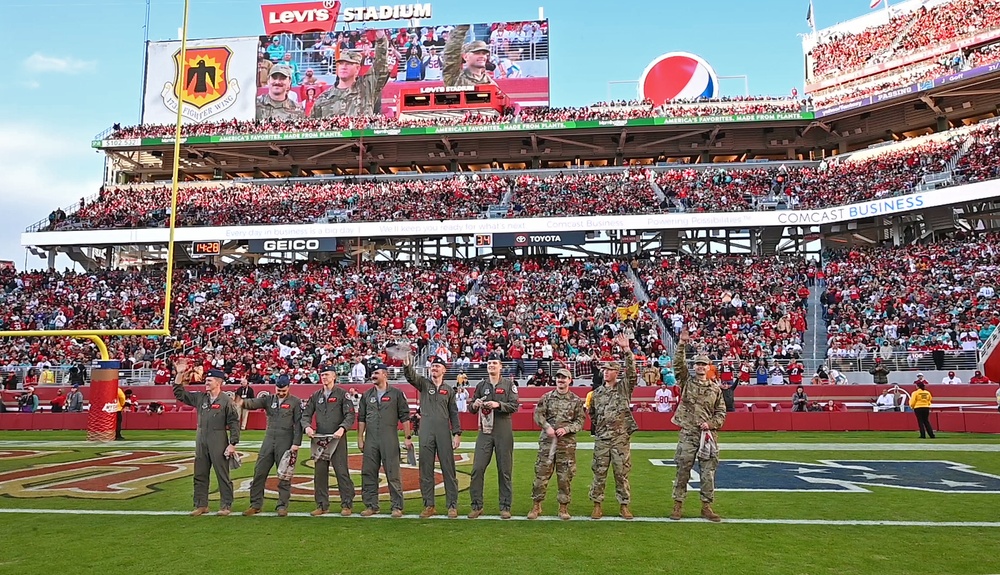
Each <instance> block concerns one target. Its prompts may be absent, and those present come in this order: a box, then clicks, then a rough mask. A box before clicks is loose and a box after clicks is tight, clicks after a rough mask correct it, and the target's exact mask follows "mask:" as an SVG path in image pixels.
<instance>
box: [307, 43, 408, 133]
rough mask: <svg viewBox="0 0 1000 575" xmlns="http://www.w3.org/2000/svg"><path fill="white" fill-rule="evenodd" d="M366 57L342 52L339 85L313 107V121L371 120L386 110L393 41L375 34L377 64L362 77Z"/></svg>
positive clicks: (325, 93)
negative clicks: (337, 118)
mask: <svg viewBox="0 0 1000 575" xmlns="http://www.w3.org/2000/svg"><path fill="white" fill-rule="evenodd" d="M363 62H364V55H363V54H361V53H359V52H349V51H347V50H342V51H341V52H340V56H339V57H338V58H337V82H336V83H335V84H334V85H333V86H331V87H330V88H329V89H327V91H325V92H323V94H322V95H320V97H319V98H317V99H316V103H315V104H313V107H312V112H310V114H309V115H310V117H313V118H329V117H330V116H368V115H370V114H376V113H378V112H379V109H380V108H381V106H382V89H383V88H385V84H386V82H388V81H389V39H388V38H386V37H385V31H384V30H378V31H376V32H375V63H374V64H372V67H371V69H370V70H368V73H367V74H364V75H361V65H362V63H363Z"/></svg>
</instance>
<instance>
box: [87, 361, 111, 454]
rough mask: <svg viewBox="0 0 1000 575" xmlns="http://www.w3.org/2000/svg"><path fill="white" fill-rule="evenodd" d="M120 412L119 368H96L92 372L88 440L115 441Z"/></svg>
mask: <svg viewBox="0 0 1000 575" xmlns="http://www.w3.org/2000/svg"><path fill="white" fill-rule="evenodd" d="M117 412H118V370H117V369H95V370H92V371H91V374H90V411H89V412H88V414H87V415H88V417H87V441H114V440H115V420H116V418H117Z"/></svg>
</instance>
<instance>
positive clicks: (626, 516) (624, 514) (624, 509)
mask: <svg viewBox="0 0 1000 575" xmlns="http://www.w3.org/2000/svg"><path fill="white" fill-rule="evenodd" d="M621 516H622V519H632V518H634V517H635V516H634V515H632V511H631V510H629V508H628V505H622V510H621Z"/></svg>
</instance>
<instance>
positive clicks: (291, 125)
mask: <svg viewBox="0 0 1000 575" xmlns="http://www.w3.org/2000/svg"><path fill="white" fill-rule="evenodd" d="M804 106H806V103H805V102H804V101H799V100H795V99H794V98H792V99H789V98H773V97H768V96H755V97H750V98H725V99H718V100H698V101H690V102H671V103H669V104H666V105H663V106H652V105H647V104H641V105H636V106H631V105H630V106H606V105H594V106H583V107H578V108H573V107H567V108H550V107H545V106H533V107H522V108H519V109H517V110H508V111H507V113H505V114H480V113H477V112H469V113H467V114H465V115H464V116H451V117H447V118H443V117H437V116H435V117H434V118H433V119H428V118H414V117H405V118H392V117H390V116H386V115H380V114H373V115H368V116H333V117H328V118H305V119H301V120H294V121H293V120H276V119H267V120H225V121H218V122H202V123H198V124H184V125H183V126H182V127H181V134H182V135H183V136H206V135H213V136H235V135H241V134H277V133H288V132H322V131H339V130H363V129H393V128H419V127H427V126H456V125H469V124H472V125H478V124H508V123H526V122H531V123H533V122H570V121H586V120H624V119H636V118H663V117H691V116H711V115H719V114H725V115H730V114H763V113H781V112H795V111H798V110H801V109H803V107H804ZM175 130H176V126H175V125H173V124H141V125H136V126H125V127H122V126H120V125H118V124H116V125H115V126H114V127H113V128H112V132H111V134H110V135H109V136H107V138H108V139H114V140H118V139H132V138H165V137H172V136H173V135H174V133H175Z"/></svg>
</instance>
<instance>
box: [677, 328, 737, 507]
mask: <svg viewBox="0 0 1000 575" xmlns="http://www.w3.org/2000/svg"><path fill="white" fill-rule="evenodd" d="M689 341H690V339H689V337H688V332H687V330H684V331H682V332H681V334H680V341H679V343H678V345H677V351H676V352H675V354H674V367H675V368H676V370H677V372H676V376H677V387H679V388H680V390H681V394H680V402H679V403H678V404H677V411H676V412H675V413H674V417H673V418H672V419H671V420H670V421H671V422H672V423H673V424H674V425H676V426H677V427H680V428H681V429H680V433H679V434H678V437H677V452H676V454H674V462H675V463H676V464H677V479H676V480H675V481H674V510H673V512H672V513H671V514H670V518H671V519H674V520H677V519H680V518H681V516H682V515H683V512H684V497H685V496H686V495H687V485H688V480H689V479H690V478H691V468H692V467H693V466H694V461H695V459H696V458H698V451H699V449H700V447H701V435H702V433H703V432H705V431H712V432H713V433H714V432H716V431H718V430H719V429H720V428H721V427H722V424H723V423H725V421H726V402H725V399H724V398H723V396H722V388H721V387H719V384H718V383H717V382H716V381H714V380H711V379H708V378H707V377H706V374H707V372H708V365H709V363H710V362H709V359H708V357H707V356H705V355H702V354H699V355H696V356H695V357H694V373H695V375H694V377H690V373H689V372H688V366H687V361H686V358H685V348H686V347H687V345H688V342H689ZM698 466H699V468H700V470H701V516H702V517H704V518H705V519H708V520H709V521H716V522H718V521H721V520H722V518H721V517H719V515H718V514H716V513H715V511H713V510H712V503H713V502H714V501H715V470H716V469H717V468H718V467H719V457H718V455H714V456H712V457H709V458H707V459H699V460H698Z"/></svg>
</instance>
